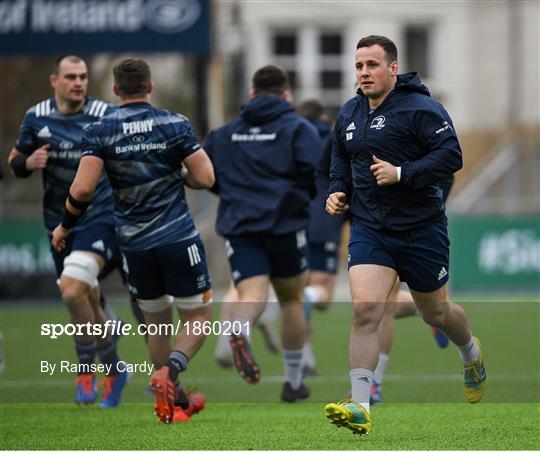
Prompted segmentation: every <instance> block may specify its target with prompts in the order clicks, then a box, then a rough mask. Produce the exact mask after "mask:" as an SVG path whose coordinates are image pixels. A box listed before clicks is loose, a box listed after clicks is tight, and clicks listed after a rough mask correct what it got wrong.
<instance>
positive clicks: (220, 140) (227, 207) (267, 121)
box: [205, 66, 322, 402]
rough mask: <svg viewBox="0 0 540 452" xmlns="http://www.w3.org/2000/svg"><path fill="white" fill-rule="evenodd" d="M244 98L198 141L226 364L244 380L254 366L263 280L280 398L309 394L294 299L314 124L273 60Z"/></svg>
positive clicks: (316, 149) (314, 159)
mask: <svg viewBox="0 0 540 452" xmlns="http://www.w3.org/2000/svg"><path fill="white" fill-rule="evenodd" d="M252 82H253V91H252V93H251V100H250V102H249V103H248V104H247V105H245V106H244V107H243V108H242V111H241V113H240V116H238V117H237V118H235V119H234V120H232V121H231V122H229V123H227V124H225V125H224V126H222V127H220V128H218V129H215V130H213V131H212V132H211V133H210V135H209V137H208V139H207V142H206V145H205V148H206V149H207V151H208V154H209V156H210V158H211V159H212V162H213V163H214V167H215V171H216V185H215V186H214V188H213V190H214V191H215V192H216V193H217V194H218V196H219V198H220V203H219V208H218V215H217V232H218V234H219V235H221V236H223V237H225V239H226V242H225V246H226V252H227V255H228V257H229V262H230V266H231V273H232V279H233V281H234V284H235V286H236V289H237V290H238V295H239V302H238V303H235V305H234V314H233V318H234V319H235V320H237V321H239V323H240V324H241V325H244V326H243V327H242V331H241V332H240V334H233V335H231V339H230V344H231V347H232V349H233V354H234V364H235V367H236V369H237V370H238V372H239V373H240V375H241V376H242V377H243V378H244V379H245V380H246V381H247V382H248V383H252V384H254V383H257V382H258V381H259V379H260V370H259V366H258V365H257V363H256V361H255V358H254V356H253V353H252V351H251V347H250V343H249V341H250V337H249V336H250V333H251V331H250V328H252V327H253V325H254V324H255V322H256V321H257V319H258V318H259V316H260V315H261V313H262V311H263V309H264V306H265V303H266V301H267V299H268V289H269V285H270V283H272V286H273V287H274V290H275V292H276V295H277V297H278V300H279V302H280V305H281V312H282V325H281V340H282V346H283V354H284V365H285V380H286V381H285V384H284V386H283V388H282V392H281V399H282V400H283V401H285V402H295V401H296V400H298V399H304V398H307V397H308V396H309V388H308V387H307V386H305V385H304V384H303V383H302V369H301V362H302V348H303V346H304V341H305V321H304V312H303V306H302V301H303V297H304V287H305V286H306V282H307V277H308V275H307V267H308V247H307V238H306V231H305V228H306V226H307V223H308V219H309V202H310V198H312V197H313V196H314V195H315V193H316V185H315V173H316V169H317V167H318V163H319V161H320V159H321V155H322V149H321V144H320V139H319V137H318V133H317V131H316V129H315V128H314V127H313V126H312V125H311V124H309V122H308V121H307V120H305V119H304V118H301V117H300V116H298V115H297V114H296V113H295V112H294V110H293V108H292V106H291V105H290V103H289V102H288V101H287V100H288V97H289V91H288V77H287V74H286V72H285V71H284V70H283V69H281V68H279V67H277V66H265V67H262V68H260V69H259V70H257V71H256V72H255V74H254V76H253V80H252Z"/></svg>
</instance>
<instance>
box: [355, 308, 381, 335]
mask: <svg viewBox="0 0 540 452" xmlns="http://www.w3.org/2000/svg"><path fill="white" fill-rule="evenodd" d="M383 313H384V304H383V303H376V302H371V303H370V302H353V328H367V329H369V330H370V331H376V330H377V327H378V326H379V322H380V321H381V318H382V315H383Z"/></svg>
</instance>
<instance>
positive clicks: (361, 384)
mask: <svg viewBox="0 0 540 452" xmlns="http://www.w3.org/2000/svg"><path fill="white" fill-rule="evenodd" d="M349 377H350V378H351V399H353V400H354V401H355V402H356V403H358V404H359V405H361V406H362V407H363V408H364V409H365V410H366V411H367V412H368V413H369V395H370V393H371V385H372V384H373V377H374V375H373V372H372V371H371V370H368V369H361V368H357V369H352V370H351V371H350V372H349Z"/></svg>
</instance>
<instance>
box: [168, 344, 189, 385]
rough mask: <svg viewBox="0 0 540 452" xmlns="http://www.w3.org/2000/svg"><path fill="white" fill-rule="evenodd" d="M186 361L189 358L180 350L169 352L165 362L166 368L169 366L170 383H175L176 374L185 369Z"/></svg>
mask: <svg viewBox="0 0 540 452" xmlns="http://www.w3.org/2000/svg"><path fill="white" fill-rule="evenodd" d="M188 361H189V358H188V357H187V356H186V355H184V354H183V353H182V352H181V351H180V350H173V351H172V352H171V354H170V355H169V359H168V360H167V366H169V377H170V379H171V380H172V381H176V379H177V378H178V374H179V373H180V372H184V370H186V369H187V363H188Z"/></svg>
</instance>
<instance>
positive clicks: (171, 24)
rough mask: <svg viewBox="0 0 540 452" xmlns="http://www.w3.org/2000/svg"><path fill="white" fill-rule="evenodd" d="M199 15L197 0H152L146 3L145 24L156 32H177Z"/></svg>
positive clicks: (186, 26)
mask: <svg viewBox="0 0 540 452" xmlns="http://www.w3.org/2000/svg"><path fill="white" fill-rule="evenodd" d="M200 15H201V4H200V2H199V0H152V1H149V2H147V3H146V26H147V27H148V28H150V29H151V30H153V31H155V32H157V33H179V32H181V31H184V30H187V29H188V28H190V27H191V26H192V25H193V24H194V23H195V22H197V20H198V19H199V17H200Z"/></svg>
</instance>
